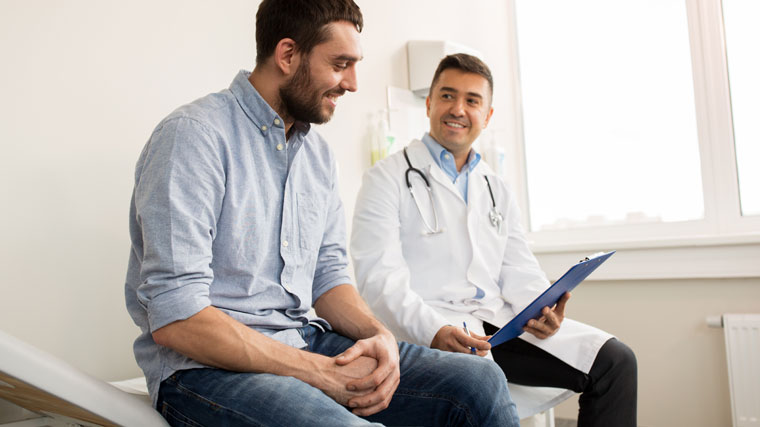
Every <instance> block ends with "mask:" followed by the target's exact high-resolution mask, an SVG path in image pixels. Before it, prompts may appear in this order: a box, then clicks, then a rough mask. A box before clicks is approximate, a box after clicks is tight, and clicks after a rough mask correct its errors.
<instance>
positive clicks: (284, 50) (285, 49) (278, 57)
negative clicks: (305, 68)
mask: <svg viewBox="0 0 760 427" xmlns="http://www.w3.org/2000/svg"><path fill="white" fill-rule="evenodd" d="M272 56H273V58H272V60H273V61H274V64H275V66H276V67H277V68H278V69H279V70H280V71H281V72H282V73H283V74H285V75H286V76H287V75H290V74H291V73H293V72H295V71H296V69H297V68H298V59H297V57H298V56H299V54H298V51H297V49H296V42H295V40H293V39H290V38H284V39H282V40H280V41H279V42H278V43H277V46H275V48H274V54H273V55H272Z"/></svg>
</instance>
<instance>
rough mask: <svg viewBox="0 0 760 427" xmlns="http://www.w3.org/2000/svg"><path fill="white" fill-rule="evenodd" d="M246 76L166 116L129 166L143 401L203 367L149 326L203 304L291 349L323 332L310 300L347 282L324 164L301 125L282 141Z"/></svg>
mask: <svg viewBox="0 0 760 427" xmlns="http://www.w3.org/2000/svg"><path fill="white" fill-rule="evenodd" d="M249 74H250V73H248V72H246V71H241V72H240V73H239V74H238V75H237V76H236V77H235V79H234V80H233V82H232V84H231V85H230V88H229V89H227V90H223V91H221V92H219V93H215V94H211V95H208V96H206V97H203V98H201V99H198V100H196V101H194V102H193V103H191V104H188V105H185V106H182V107H180V108H178V109H177V110H176V111H174V112H173V113H171V114H170V115H169V116H168V117H167V118H165V119H164V120H163V121H162V122H161V123H160V124H159V125H158V126H157V127H156V129H155V130H154V131H153V134H152V135H151V137H150V139H149V140H148V143H147V144H146V145H145V147H144V148H143V151H142V154H141V155H140V158H139V160H138V162H137V168H136V172H135V188H134V193H133V197H132V204H131V209H130V217H129V229H130V236H131V240H132V251H131V254H130V258H129V267H128V271H127V279H126V288H125V293H126V300H127V309H128V311H129V313H130V315H131V316H132V318H133V319H134V321H135V323H136V324H137V325H138V326H139V327H140V328H141V329H142V334H141V335H140V336H139V337H138V338H137V340H136V341H135V344H134V351H135V357H136V359H137V362H138V364H139V365H140V367H141V368H142V369H143V371H144V372H145V375H146V377H147V380H148V388H149V391H150V394H151V396H152V398H153V401H154V404H155V401H156V395H157V393H158V387H159V385H160V383H161V381H163V380H164V379H166V378H167V377H168V376H170V375H171V374H172V373H173V372H175V371H177V370H182V369H190V368H197V367H202V366H203V365H201V364H199V363H197V362H195V361H193V360H191V359H188V358H187V357H185V356H183V355H181V354H179V353H176V352H174V351H172V350H170V349H168V348H166V347H161V346H159V345H157V344H156V343H155V342H154V341H153V338H152V336H151V333H152V332H153V331H155V330H157V329H159V328H161V327H163V326H165V325H168V324H169V323H172V322H174V321H177V320H181V319H186V318H188V317H190V316H192V315H194V314H196V313H197V312H199V311H200V310H202V309H203V308H205V307H207V306H209V305H213V306H214V307H216V308H218V309H220V310H222V311H223V312H225V313H226V314H228V315H230V316H231V317H233V318H234V319H236V320H238V321H240V322H241V323H243V324H245V325H248V326H250V327H251V328H253V329H256V330H258V331H259V332H262V333H264V334H265V335H268V336H270V337H272V338H274V339H277V340H279V341H281V342H283V343H285V344H288V345H291V346H293V347H298V348H301V347H304V346H305V345H306V343H305V342H304V341H303V339H302V338H301V336H300V335H299V333H298V331H297V328H299V327H302V326H304V325H307V324H309V323H317V324H319V325H321V326H323V327H328V328H329V325H328V324H327V322H325V321H324V320H322V319H319V318H316V317H310V314H309V313H308V311H309V309H310V308H311V306H312V304H313V303H314V301H316V300H317V298H319V297H320V296H321V295H322V294H323V293H325V292H326V291H328V290H329V289H331V288H333V287H335V286H337V285H339V284H343V283H350V277H349V275H348V271H347V266H348V261H347V258H346V248H345V241H346V232H345V220H344V215H343V205H342V203H341V201H340V197H339V195H338V188H337V182H336V181H337V174H336V166H335V160H334V159H333V156H332V154H331V152H330V150H329V148H328V146H327V144H326V142H325V141H324V140H323V139H322V138H321V137H320V136H319V135H318V134H317V133H316V132H313V131H310V127H309V125H308V124H306V123H296V124H294V125H293V126H294V129H293V130H292V132H291V133H292V135H291V137H290V140H289V141H286V138H285V129H284V126H283V121H282V118H281V117H279V116H278V115H277V113H276V112H275V111H274V110H273V109H272V108H271V107H270V106H269V105H268V104H267V103H266V102H265V101H264V99H263V98H261V96H260V95H259V94H258V92H257V91H256V90H255V89H254V87H253V86H252V85H251V83H250V82H249V81H248V76H249ZM311 316H313V315H311Z"/></svg>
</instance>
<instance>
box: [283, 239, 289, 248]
mask: <svg viewBox="0 0 760 427" xmlns="http://www.w3.org/2000/svg"><path fill="white" fill-rule="evenodd" d="M282 246H285V247H286V248H287V247H288V241H287V240H283V241H282Z"/></svg>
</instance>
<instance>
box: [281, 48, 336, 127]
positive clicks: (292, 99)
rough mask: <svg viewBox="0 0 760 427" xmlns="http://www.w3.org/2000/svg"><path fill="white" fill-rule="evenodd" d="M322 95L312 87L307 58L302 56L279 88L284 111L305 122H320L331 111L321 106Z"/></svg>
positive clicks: (329, 115) (323, 120)
mask: <svg viewBox="0 0 760 427" xmlns="http://www.w3.org/2000/svg"><path fill="white" fill-rule="evenodd" d="M323 95H324V94H322V93H319V91H318V90H316V89H314V87H312V81H311V70H310V69H309V60H308V58H304V60H303V62H301V64H300V65H299V66H298V69H297V70H296V73H295V74H294V75H293V77H292V78H291V79H290V81H288V82H287V83H286V84H285V85H284V86H282V87H281V88H280V102H282V106H283V107H284V110H285V111H284V113H285V114H287V115H289V116H290V117H291V118H293V119H294V120H298V121H301V122H307V123H315V124H322V123H326V122H327V121H328V120H330V118H331V117H332V111H325V110H323V109H322V108H321V107H322V96H323Z"/></svg>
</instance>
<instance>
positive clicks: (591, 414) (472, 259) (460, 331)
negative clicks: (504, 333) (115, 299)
mask: <svg viewBox="0 0 760 427" xmlns="http://www.w3.org/2000/svg"><path fill="white" fill-rule="evenodd" d="M492 96H493V79H492V77H491V73H490V70H489V69H488V66H486V64H484V63H483V62H482V61H480V60H479V59H477V58H475V57H473V56H470V55H465V54H457V55H450V56H447V57H446V58H444V59H443V60H442V61H441V62H440V64H439V66H438V69H437V70H436V72H435V75H434V77H433V82H432V84H431V87H430V94H429V96H428V98H427V101H426V105H427V115H428V117H429V118H430V131H429V133H426V134H425V135H424V136H423V137H422V140H415V141H412V142H411V143H410V144H409V146H408V147H407V148H406V149H405V150H403V151H401V152H398V153H396V154H394V155H392V156H390V157H389V158H387V159H385V160H383V161H381V162H379V163H378V164H377V165H375V166H374V167H373V168H372V169H370V170H369V171H368V172H367V173H366V174H365V176H364V180H363V184H362V188H361V190H360V192H359V196H358V199H357V202H356V209H355V213H354V219H353V233H352V238H351V255H352V257H353V261H354V266H355V270H356V276H357V277H356V278H357V281H358V287H359V290H360V291H361V294H362V296H363V297H364V299H365V300H366V301H367V302H368V303H369V304H370V306H371V308H372V310H373V312H374V313H375V314H376V315H377V316H378V317H379V318H380V319H381V320H383V321H384V322H385V324H386V325H387V326H388V327H389V328H390V329H391V330H392V331H393V332H394V334H396V336H397V338H398V339H400V340H405V341H409V342H412V343H416V344H421V345H426V346H430V347H432V348H437V349H440V350H445V351H452V352H461V353H470V352H471V351H476V352H477V355H478V356H484V357H493V359H494V360H495V361H496V362H497V363H498V364H499V366H500V367H501V368H502V369H503V370H504V372H505V374H506V377H507V379H508V381H510V382H512V383H516V384H522V385H529V386H542V387H557V388H562V389H568V390H572V391H575V392H578V393H582V395H581V397H580V413H579V416H578V425H579V426H618V427H620V426H635V425H636V382H637V381H636V359H635V356H634V355H633V352H632V351H631V350H630V349H629V348H628V347H627V346H626V345H625V344H623V343H622V342H620V341H618V340H617V339H615V338H614V337H612V335H610V334H608V333H606V332H603V331H601V330H599V329H596V328H594V327H591V326H588V325H585V324H583V323H580V322H576V321H573V320H571V319H566V318H565V317H564V310H565V306H566V304H567V301H568V299H569V298H570V295H569V294H566V295H565V296H563V298H562V299H561V300H560V301H559V303H558V304H557V305H556V306H555V307H553V308H550V307H546V308H544V310H543V316H542V317H541V318H540V319H538V320H537V321H536V320H532V321H531V322H530V323H529V324H528V325H527V326H526V327H525V331H526V333H524V334H522V335H521V336H520V337H519V338H515V339H513V340H511V341H508V342H506V343H504V344H502V345H500V346H497V347H494V348H493V349H491V346H490V344H489V343H488V342H487V341H486V340H487V338H488V336H487V335H489V334H493V333H494V332H495V331H496V330H497V328H496V327H497V326H498V327H500V326H502V325H504V324H506V323H507V322H508V321H509V320H510V319H511V318H513V317H514V316H515V315H516V314H517V313H519V311H520V310H522V309H523V308H524V307H525V306H527V305H528V303H530V301H532V300H533V299H534V298H535V297H536V296H538V295H539V294H540V293H541V292H543V291H544V290H545V289H546V288H547V287H548V286H549V282H548V281H547V279H546V276H545V275H544V273H543V272H542V271H541V269H540V267H539V265H538V262H537V261H536V258H535V257H534V256H533V254H532V253H531V251H530V249H529V248H528V245H527V242H526V240H525V237H524V233H523V230H522V227H521V225H520V213H519V210H518V206H517V202H516V200H515V197H514V195H513V194H512V192H511V191H510V190H509V189H508V188H507V187H506V185H505V184H504V182H503V181H502V180H501V178H499V177H498V176H497V175H496V174H494V172H493V171H492V170H491V169H490V168H489V167H488V165H487V164H485V162H484V161H482V160H481V158H480V155H479V154H478V153H476V152H475V151H474V150H473V149H472V148H471V146H472V143H473V142H474V141H475V139H476V138H477V137H478V135H479V134H480V132H481V131H482V130H483V129H484V128H485V127H486V126H487V125H488V121H489V120H490V118H491V115H492V114H493V108H492V107H491V101H492ZM463 322H467V326H468V327H469V328H470V333H471V336H470V335H468V334H467V333H466V331H465V330H464V328H463V327H462V324H463ZM560 326H561V327H560ZM558 393H572V392H571V391H567V390H566V391H563V392H557V391H554V395H553V396H550V397H549V402H547V407H550V406H552V405H554V404H556V403H557V402H559V401H562V400H563V398H564V397H563V396H559V395H557V394H558ZM544 408H546V407H544Z"/></svg>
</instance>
